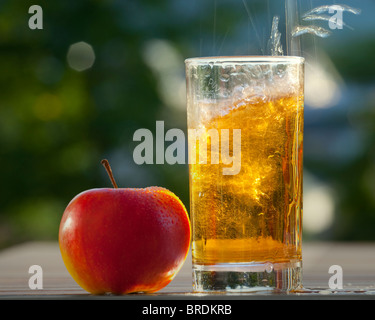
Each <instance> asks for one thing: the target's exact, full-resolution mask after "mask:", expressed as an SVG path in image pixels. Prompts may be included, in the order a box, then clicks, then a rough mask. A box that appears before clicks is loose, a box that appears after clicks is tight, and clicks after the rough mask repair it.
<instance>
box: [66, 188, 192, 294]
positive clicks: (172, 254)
mask: <svg viewBox="0 0 375 320" xmlns="http://www.w3.org/2000/svg"><path fill="white" fill-rule="evenodd" d="M190 240H191V228H190V221H189V217H188V214H187V211H186V209H185V207H184V205H183V203H182V202H181V201H180V200H179V198H178V197H177V196H176V195H175V194H174V193H172V192H171V191H169V190H167V189H164V188H161V187H149V188H144V189H136V188H121V189H120V188H113V189H109V188H101V189H91V190H87V191H84V192H82V193H80V194H78V195H77V196H76V197H75V198H74V199H73V200H72V201H71V202H70V203H69V204H68V206H67V208H66V209H65V211H64V214H63V216H62V219H61V223H60V229H59V246H60V251H61V255H62V258H63V261H64V263H65V265H66V267H67V269H68V271H69V273H70V274H71V276H72V277H73V279H74V280H75V281H76V282H77V283H78V284H79V285H80V286H81V287H82V288H83V289H85V290H86V291H88V292H90V293H92V294H105V293H112V294H126V293H134V292H145V293H146V292H155V291H158V290H160V289H162V288H163V287H165V286H166V285H167V284H169V283H170V282H171V281H172V279H173V278H174V276H175V275H176V274H177V272H178V271H179V270H180V268H181V267H182V265H183V263H184V261H185V259H186V256H187V253H188V250H189V247H190Z"/></svg>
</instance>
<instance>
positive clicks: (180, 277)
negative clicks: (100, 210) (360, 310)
mask: <svg viewBox="0 0 375 320" xmlns="http://www.w3.org/2000/svg"><path fill="white" fill-rule="evenodd" d="M32 265H39V266H41V267H42V270H43V289H34V290H32V289H30V288H29V279H30V277H31V276H32V274H31V273H29V267H30V266H32ZM332 265H339V266H341V268H342V270H343V289H341V290H334V291H333V290H331V289H330V288H329V284H328V281H329V279H330V277H332V274H330V273H329V268H330V266H332ZM303 286H304V289H305V290H303V292H297V293H292V294H290V293H289V294H277V295H276V296H277V298H285V299H291V298H292V299H293V298H299V297H303V298H305V297H307V298H308V299H309V298H319V299H320V298H334V299H335V298H340V297H344V298H348V297H349V298H356V299H375V243H331V242H330V243H325V242H323V243H316V242H312V243H309V242H307V243H304V245H303ZM36 297H37V298H38V299H40V298H47V299H51V298H59V299H75V298H83V299H86V298H88V299H90V298H98V297H97V296H93V295H90V294H89V293H87V292H86V291H84V290H83V289H82V288H80V287H79V286H78V285H77V284H76V282H75V281H74V280H73V279H72V277H71V276H70V274H69V273H68V271H67V270H66V268H65V265H64V263H63V261H62V258H61V254H60V250H59V246H58V243H57V242H28V243H23V244H20V245H17V246H13V247H10V248H6V249H3V250H2V251H0V299H28V298H31V299H35V298H36ZM210 297H211V298H212V295H202V294H198V293H194V292H193V287H192V272H191V255H190V254H189V256H188V257H187V259H186V261H185V264H184V266H183V267H182V269H181V270H180V272H179V273H178V274H177V276H176V277H175V278H174V280H173V281H172V282H171V283H170V284H169V285H168V286H166V287H165V288H163V289H162V290H160V291H158V292H157V293H154V294H132V295H124V296H111V295H109V296H108V295H107V296H101V298H110V299H114V298H115V299H117V298H121V299H196V298H199V299H202V298H203V299H204V298H208V299H209V298H210ZM274 297H275V294H270V293H257V292H255V293H246V294H233V295H232V294H227V295H221V296H220V295H215V299H220V298H225V299H259V298H265V299H267V298H274Z"/></svg>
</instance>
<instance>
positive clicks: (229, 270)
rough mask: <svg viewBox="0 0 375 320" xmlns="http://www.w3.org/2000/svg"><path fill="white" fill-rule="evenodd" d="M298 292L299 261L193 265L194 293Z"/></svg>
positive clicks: (299, 283)
mask: <svg viewBox="0 0 375 320" xmlns="http://www.w3.org/2000/svg"><path fill="white" fill-rule="evenodd" d="M300 288H302V261H300V260H296V261H291V262H283V263H270V262H264V263H221V264H215V265H196V264H194V265H193V289H194V291H195V292H206V293H209V292H212V293H213V292H235V293H236V292H237V293H241V292H257V291H262V292H265V291H267V292H269V291H271V292H272V291H274V292H287V291H294V290H298V289H300Z"/></svg>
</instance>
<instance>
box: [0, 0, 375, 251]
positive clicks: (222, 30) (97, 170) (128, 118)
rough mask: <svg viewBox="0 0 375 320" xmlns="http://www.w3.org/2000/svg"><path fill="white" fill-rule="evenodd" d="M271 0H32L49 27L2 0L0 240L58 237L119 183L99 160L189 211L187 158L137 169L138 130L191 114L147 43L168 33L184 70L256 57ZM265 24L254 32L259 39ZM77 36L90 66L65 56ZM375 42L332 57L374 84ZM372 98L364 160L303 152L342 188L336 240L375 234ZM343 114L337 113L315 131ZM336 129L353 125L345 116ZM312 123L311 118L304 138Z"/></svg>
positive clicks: (125, 183)
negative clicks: (88, 194)
mask: <svg viewBox="0 0 375 320" xmlns="http://www.w3.org/2000/svg"><path fill="white" fill-rule="evenodd" d="M271 2H272V1H271ZM271 2H270V1H250V0H249V1H238V2H233V1H219V0H217V1H216V0H215V1H208V0H207V1H198V0H194V1H183V0H158V1H155V0H140V1H130V0H129V1H121V0H80V1H73V0H66V1H46V0H44V1H43V0H40V1H37V2H36V3H35V4H38V5H40V6H41V7H42V8H43V18H44V21H43V22H44V25H43V27H44V28H43V30H30V29H29V27H28V19H29V18H30V16H31V15H30V14H28V9H29V7H30V6H31V3H30V1H25V0H17V1H10V0H7V1H6V0H1V1H0V70H1V72H0V168H1V169H0V170H1V171H0V172H1V186H0V188H1V189H0V247H4V246H8V245H11V244H14V243H17V242H21V241H26V240H30V239H38V240H43V239H52V240H56V239H57V232H58V227H59V222H60V219H61V216H62V213H63V211H64V208H65V207H66V205H67V204H68V202H69V201H70V200H71V199H72V198H73V197H74V196H75V195H76V194H78V193H79V192H81V191H83V190H86V189H91V188H97V187H110V186H111V185H110V181H109V180H108V177H107V176H106V173H105V170H104V168H102V167H101V164H100V160H101V159H103V158H107V159H109V161H110V163H111V165H112V169H113V171H114V174H115V176H116V180H117V182H118V184H119V186H121V187H146V186H149V185H161V186H164V187H166V188H169V189H171V190H172V191H173V192H175V193H176V194H177V195H178V196H179V197H180V198H181V199H182V201H183V202H184V203H185V205H186V206H187V207H189V197H188V193H189V189H188V172H187V166H186V165H143V166H137V165H136V164H135V163H134V161H133V158H132V151H133V149H134V146H135V142H133V141H132V137H133V133H134V132H135V131H136V130H137V129H139V128H148V129H150V130H151V131H153V132H154V130H155V121H156V120H164V121H165V126H166V130H167V129H168V128H181V129H182V130H184V131H185V132H186V112H185V110H183V109H181V108H173V106H172V107H171V106H167V105H166V102H165V100H164V99H163V95H162V94H161V92H160V86H159V84H160V83H159V81H158V76H157V74H156V73H155V71H154V70H152V68H150V66H149V65H148V64H147V63H146V61H145V55H144V54H145V48H146V47H147V44H148V43H149V42H150V41H151V40H154V39H164V40H167V41H168V43H170V44H171V45H172V46H173V48H174V49H175V50H176V51H177V52H178V53H179V54H180V57H181V61H180V64H181V70H180V72H181V77H182V78H183V77H184V74H183V72H184V69H183V68H184V65H183V59H184V58H188V57H191V56H198V55H219V54H221V55H224V54H229V55H233V54H249V53H254V52H256V49H259V47H257V48H255V47H252V46H251V43H252V40H251V39H253V38H252V37H255V35H254V34H253V27H254V23H257V22H258V21H259V20H261V19H263V17H265V20H264V21H265V23H266V24H267V26H268V27H267V28H269V27H270V25H271V19H272V14H270V11H269V7H270V3H271ZM273 3H274V2H273ZM33 4H34V3H33ZM244 4H247V6H246V7H245V6H244ZM249 12H251V14H252V16H250V15H249ZM264 14H265V16H264ZM251 17H258V19H255V18H254V19H251ZM267 28H259V33H258V34H257V37H258V40H259V38H262V39H263V42H262V43H261V45H262V46H264V45H265V44H266V41H264V39H265V40H266V39H267V38H265V35H266V34H268V29H267ZM242 30H243V31H242ZM79 41H85V42H87V43H89V44H90V45H91V46H92V47H93V49H94V52H95V63H94V65H93V67H92V68H90V69H88V70H85V71H82V72H78V71H75V70H73V69H71V68H70V67H69V65H68V63H67V52H68V49H69V47H70V46H71V45H72V44H73V43H76V42H79ZM258 44H260V43H258ZM374 47H375V43H374V41H373V39H372V40H371V41H370V40H369V39H368V38H365V39H362V41H361V43H360V46H359V47H356V48H354V46H350V45H347V44H343V48H340V50H337V51H334V50H332V51H331V52H330V54H331V55H332V59H333V61H335V62H336V63H337V65H336V66H337V69H338V70H339V71H340V72H342V74H343V75H344V76H345V77H346V79H348V80H349V81H352V82H360V83H362V85H363V84H365V85H372V88H373V89H374V88H375V87H374V82H373V81H374V64H373V63H370V62H371V58H372V56H373V53H374ZM358 48H360V50H358ZM358 54H360V55H361V56H360V57H361V58H356V59H353V57H354V56H356V57H358ZM372 92H373V91H372ZM176 94H177V93H176ZM374 101H375V95H374V94H373V93H372V95H370V94H369V95H368V96H363V99H362V100H360V101H357V103H358V104H362V105H363V107H362V108H358V110H359V111H358V113H355V114H354V116H353V119H355V122H356V123H357V124H360V128H361V130H362V129H363V130H364V131H363V142H364V144H365V146H364V147H363V152H362V153H360V154H359V155H358V157H355V158H353V159H352V160H351V161H350V162H347V163H345V164H343V165H340V161H338V162H334V163H329V162H328V161H326V160H327V159H326V157H325V155H324V154H321V155H320V157H318V158H316V157H315V158H314V157H311V158H309V155H307V156H306V160H305V163H306V166H307V167H308V168H309V169H310V170H311V172H313V173H314V174H316V175H318V176H320V177H321V178H322V179H323V180H326V181H329V182H330V184H331V185H333V186H334V187H335V188H336V191H337V192H336V196H337V199H338V202H337V203H338V210H339V211H340V217H341V218H340V219H338V223H337V224H335V230H330V233H329V234H328V235H327V237H328V238H330V239H344V240H347V239H351V240H352V239H355V240H356V239H357V240H361V239H366V240H375V233H374V232H373V226H374V224H375V200H374V198H375V187H374V181H375V165H374V160H375V153H374V148H373V146H374V142H375V136H374V132H375V113H374V109H375V108H374V107H375V106H374ZM338 121H339V119H337V118H336V117H335V116H332V118H331V119H330V120H329V121H327V122H325V123H324V122H321V123H320V124H319V126H318V127H316V130H318V131H320V130H322V127H324V126H325V127H324V128H323V129H324V130H329V128H331V129H332V128H333V127H334V124H335V123H337V122H338ZM340 125H343V126H348V125H349V126H350V125H351V123H348V118H346V117H345V118H344V119H343V122H341V124H340ZM332 126H333V127H332ZM314 128H315V127H314V124H313V125H311V126H309V123H307V124H306V134H310V133H313V131H314V130H315V129H314ZM307 142H308V139H307ZM305 146H306V147H308V143H307V145H305ZM336 229H337V230H336Z"/></svg>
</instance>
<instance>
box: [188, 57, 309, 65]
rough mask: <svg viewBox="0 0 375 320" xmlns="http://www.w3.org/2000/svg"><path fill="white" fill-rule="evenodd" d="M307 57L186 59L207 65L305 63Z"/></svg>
mask: <svg viewBox="0 0 375 320" xmlns="http://www.w3.org/2000/svg"><path fill="white" fill-rule="evenodd" d="M304 62H305V58H303V57H300V56H211V57H194V58H187V59H185V64H186V65H206V64H219V65H222V64H232V63H242V64H249V63H251V64H270V63H284V64H288V63H297V64H298V63H300V64H301V63H304Z"/></svg>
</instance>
